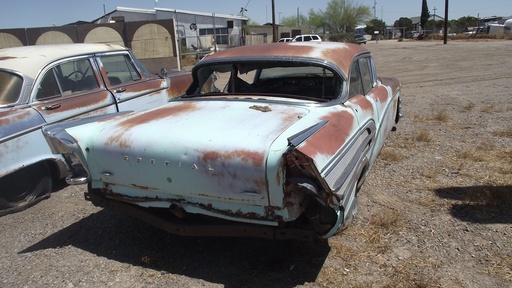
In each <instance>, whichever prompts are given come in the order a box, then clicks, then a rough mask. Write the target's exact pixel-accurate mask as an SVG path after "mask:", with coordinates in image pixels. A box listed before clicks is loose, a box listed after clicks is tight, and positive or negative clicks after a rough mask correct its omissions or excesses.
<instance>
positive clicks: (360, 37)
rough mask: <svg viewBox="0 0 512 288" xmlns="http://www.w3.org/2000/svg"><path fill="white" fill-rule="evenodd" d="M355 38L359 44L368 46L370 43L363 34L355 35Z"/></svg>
mask: <svg viewBox="0 0 512 288" xmlns="http://www.w3.org/2000/svg"><path fill="white" fill-rule="evenodd" d="M354 38H355V40H356V43H357V44H366V42H367V41H368V40H366V37H364V35H361V34H356V35H354Z"/></svg>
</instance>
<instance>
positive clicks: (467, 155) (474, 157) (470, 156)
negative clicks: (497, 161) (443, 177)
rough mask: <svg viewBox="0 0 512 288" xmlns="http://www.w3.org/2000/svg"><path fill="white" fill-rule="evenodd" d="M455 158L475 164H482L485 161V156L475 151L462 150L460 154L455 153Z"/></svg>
mask: <svg viewBox="0 0 512 288" xmlns="http://www.w3.org/2000/svg"><path fill="white" fill-rule="evenodd" d="M456 156H457V158H459V159H463V160H470V161H475V162H484V161H485V160H487V157H486V154H485V153H484V152H483V151H481V150H477V149H464V150H462V151H461V152H459V153H457V155H456Z"/></svg>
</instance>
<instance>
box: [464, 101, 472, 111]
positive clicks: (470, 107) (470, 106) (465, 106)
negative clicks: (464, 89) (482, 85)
mask: <svg viewBox="0 0 512 288" xmlns="http://www.w3.org/2000/svg"><path fill="white" fill-rule="evenodd" d="M473 108H475V103H473V102H469V103H468V104H466V105H464V106H462V110H463V111H466V112H469V111H471V110H473Z"/></svg>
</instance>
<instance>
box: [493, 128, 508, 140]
mask: <svg viewBox="0 0 512 288" xmlns="http://www.w3.org/2000/svg"><path fill="white" fill-rule="evenodd" d="M492 134H493V135H494V136H496V137H505V138H512V127H508V128H506V129H502V130H497V131H494V132H493V133H492Z"/></svg>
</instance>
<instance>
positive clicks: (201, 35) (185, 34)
mask: <svg viewBox="0 0 512 288" xmlns="http://www.w3.org/2000/svg"><path fill="white" fill-rule="evenodd" d="M165 19H173V20H174V22H175V25H176V32H177V33H176V34H177V37H178V39H177V40H178V43H179V44H178V45H179V46H180V50H181V51H182V52H186V51H188V50H197V49H205V50H206V49H210V48H218V49H225V48H228V47H234V46H241V45H244V32H243V31H244V30H243V26H244V25H245V24H246V22H247V20H248V18H247V17H245V16H240V15H226V14H216V13H202V12H193V11H186V10H179V9H169V8H157V7H155V8H154V9H137V8H127V7H117V9H116V10H114V11H112V12H110V13H106V14H105V15H103V16H102V17H100V18H98V19H96V20H94V21H93V22H94V23H97V24H101V23H114V22H134V21H152V20H165Z"/></svg>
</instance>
